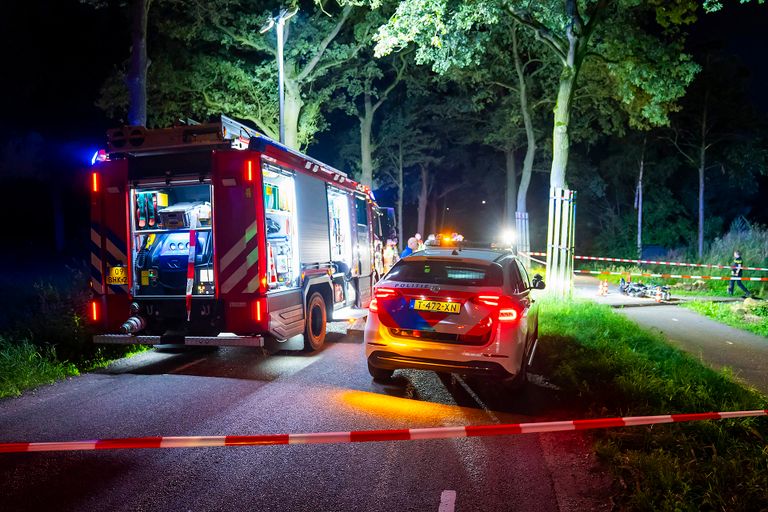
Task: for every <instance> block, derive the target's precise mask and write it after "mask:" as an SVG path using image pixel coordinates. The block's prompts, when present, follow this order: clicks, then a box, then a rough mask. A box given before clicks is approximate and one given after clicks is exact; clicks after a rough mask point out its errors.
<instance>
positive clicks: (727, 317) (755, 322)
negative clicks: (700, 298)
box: [681, 302, 768, 337]
mask: <svg viewBox="0 0 768 512" xmlns="http://www.w3.org/2000/svg"><path fill="white" fill-rule="evenodd" d="M681 305H682V306H683V307H686V308H688V309H692V310H693V311H696V312H697V313H701V314H702V315H704V316H707V317H709V318H711V319H713V320H717V321H718V322H721V323H724V324H726V325H730V326H731V327H736V328H737V329H742V330H744V331H749V332H751V333H753V334H757V335H758V336H766V337H768V316H754V317H753V318H752V319H751V320H750V319H746V318H745V315H744V314H743V313H742V314H738V313H736V312H734V311H733V303H727V302H686V303H684V304H681Z"/></svg>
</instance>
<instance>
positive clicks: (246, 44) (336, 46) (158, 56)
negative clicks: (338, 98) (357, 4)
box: [98, 0, 359, 146]
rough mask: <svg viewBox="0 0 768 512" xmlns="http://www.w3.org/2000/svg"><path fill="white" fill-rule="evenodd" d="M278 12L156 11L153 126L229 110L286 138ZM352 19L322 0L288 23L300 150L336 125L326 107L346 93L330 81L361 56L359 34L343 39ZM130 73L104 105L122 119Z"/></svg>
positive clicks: (108, 86)
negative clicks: (281, 124) (269, 26)
mask: <svg viewBox="0 0 768 512" xmlns="http://www.w3.org/2000/svg"><path fill="white" fill-rule="evenodd" d="M297 5H298V3H297ZM270 7H273V8H275V9H277V8H278V7H281V6H280V5H279V4H277V3H276V2H259V5H258V6H254V5H253V2H251V1H249V0H211V1H205V2H204V1H202V0H196V1H192V2H188V1H182V0H164V1H163V2H158V3H156V4H154V5H153V9H152V11H151V13H150V27H151V29H150V33H151V37H150V45H149V47H150V58H151V60H152V65H151V66H150V67H149V70H148V99H149V105H148V115H149V121H148V124H149V125H151V126H165V125H168V124H170V123H171V122H176V121H178V120H179V119H188V118H192V119H198V120H200V119H203V120H204V119H206V118H207V117H208V116H209V115H213V114H221V113H226V114H227V115H231V116H234V117H236V118H240V119H244V120H248V121H251V122H253V123H254V124H255V125H256V126H257V127H258V129H259V130H261V131H262V132H264V133H266V134H267V135H269V136H271V137H273V138H277V137H278V126H277V124H278V123H277V112H278V95H277V63H276V49H275V45H276V42H275V38H276V35H275V30H270V31H268V32H266V33H264V34H262V33H260V29H261V28H262V27H263V26H264V23H265V21H266V20H267V19H269V18H270V17H271V16H273V15H274V14H275V13H274V12H272V11H271V10H270ZM349 12H351V10H350V9H345V10H344V11H343V12H342V13H339V12H335V13H333V16H329V15H328V11H327V10H326V11H323V10H321V8H319V7H316V6H315V5H314V3H313V2H304V3H303V4H302V5H301V10H300V11H299V12H298V14H296V15H295V16H294V17H292V18H290V19H289V20H288V22H287V23H286V26H285V55H284V62H285V85H286V141H289V140H293V139H295V140H296V141H297V142H296V144H297V145H298V146H306V145H307V144H308V143H309V142H310V141H312V140H313V138H314V136H315V134H316V133H318V132H319V131H322V130H324V129H326V128H327V124H326V122H325V115H326V114H327V109H326V108H324V104H325V103H326V102H328V100H329V98H330V96H331V94H332V92H333V91H334V90H335V88H336V87H337V84H336V83H335V81H334V80H332V79H329V78H330V77H329V76H328V74H329V72H330V71H331V70H332V69H334V68H335V67H337V66H339V65H341V64H342V63H344V62H346V61H348V60H349V59H350V58H351V57H352V56H353V55H354V54H355V53H356V52H357V51H358V45H357V44H356V43H355V42H354V41H353V40H352V36H351V32H352V31H351V29H350V30H347V31H346V32H343V31H342V32H341V33H340V34H341V35H338V37H336V36H337V34H339V32H338V30H339V29H340V28H344V24H345V21H346V19H347V16H348V15H349ZM358 30H359V27H358ZM341 39H344V41H341ZM124 67H125V64H124V65H123V66H121V67H118V68H116V69H115V71H114V73H113V75H112V76H111V77H110V78H108V79H107V81H106V83H105V85H104V87H103V88H102V94H101V99H100V100H99V102H98V104H99V106H100V107H101V108H103V109H104V110H105V111H106V112H107V113H109V114H110V115H111V116H112V117H120V116H122V115H123V113H124V112H125V110H126V107H127V94H126V92H125V85H124V84H125V71H124ZM289 107H290V108H289ZM294 107H295V108H294ZM292 112H295V116H294V115H292V114H291V113H292ZM294 130H295V132H296V133H293V132H294ZM289 131H290V132H291V133H289Z"/></svg>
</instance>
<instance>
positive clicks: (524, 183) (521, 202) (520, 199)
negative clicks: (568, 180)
mask: <svg viewBox="0 0 768 512" xmlns="http://www.w3.org/2000/svg"><path fill="white" fill-rule="evenodd" d="M512 50H513V52H514V57H515V71H516V72H517V84H518V89H519V91H520V112H522V114H523V125H524V126H525V138H526V142H527V143H528V147H527V148H526V150H525V159H524V160H523V174H522V176H521V177H520V188H518V190H517V210H516V211H518V212H527V211H528V209H527V204H526V198H527V196H528V186H529V185H530V183H531V173H532V172H533V160H534V157H535V156H536V132H534V130H533V120H532V116H531V109H530V106H529V104H528V84H527V83H526V81H525V73H524V70H523V63H522V62H521V60H520V52H519V51H518V47H517V32H516V31H515V30H514V28H513V30H512ZM526 218H527V217H526Z"/></svg>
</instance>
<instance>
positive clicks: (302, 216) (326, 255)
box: [296, 174, 331, 266]
mask: <svg viewBox="0 0 768 512" xmlns="http://www.w3.org/2000/svg"><path fill="white" fill-rule="evenodd" d="M296 199H297V203H298V204H297V207H298V214H299V226H300V233H299V236H300V237H301V244H300V245H299V258H300V261H301V264H302V265H306V266H314V265H316V264H324V263H328V262H330V261H331V248H330V245H329V243H328V199H327V197H326V193H325V183H324V182H323V181H321V180H318V179H316V178H313V177H310V176H307V175H304V174H297V175H296Z"/></svg>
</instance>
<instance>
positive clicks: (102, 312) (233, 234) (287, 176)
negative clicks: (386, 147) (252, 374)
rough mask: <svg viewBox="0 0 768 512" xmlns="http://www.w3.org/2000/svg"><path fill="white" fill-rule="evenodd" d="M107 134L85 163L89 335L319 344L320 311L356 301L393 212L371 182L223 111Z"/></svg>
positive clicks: (327, 317)
mask: <svg viewBox="0 0 768 512" xmlns="http://www.w3.org/2000/svg"><path fill="white" fill-rule="evenodd" d="M107 136H108V137H107V138H108V150H107V151H103V152H101V153H100V155H99V158H97V161H96V163H95V164H94V167H93V172H92V175H91V189H92V193H91V261H90V266H91V288H92V292H93V300H92V302H91V304H90V312H89V317H90V320H91V321H92V322H93V323H94V324H95V325H96V326H97V328H98V330H99V331H101V332H102V333H103V334H99V335H97V336H95V338H94V341H95V342H96V343H140V344H186V345H246V346H264V345H265V343H266V344H267V346H269V345H270V344H277V346H278V347H280V348H288V349H298V348H304V349H307V350H317V349H318V348H320V347H321V346H322V345H323V342H324V340H325V332H326V322H328V321H332V320H342V319H349V318H353V317H356V316H362V315H363V314H364V312H365V310H364V309H363V308H365V307H367V305H368V302H369V301H370V296H371V288H372V286H373V284H374V283H375V282H376V280H377V279H378V278H379V276H380V275H381V274H382V273H383V268H382V249H383V242H385V240H384V232H385V230H386V229H387V228H386V226H387V225H389V221H388V216H387V215H386V214H385V213H384V212H383V211H382V210H381V209H380V208H378V206H377V205H376V203H375V202H374V200H373V197H372V194H371V193H370V189H369V188H368V187H365V186H363V185H361V184H359V183H356V182H355V181H353V180H351V179H350V178H349V177H348V176H347V175H346V174H345V173H343V172H341V171H338V170H336V169H334V168H332V167H330V166H328V165H325V164H323V163H321V162H319V161H317V160H315V159H313V158H310V157H308V156H306V155H304V154H302V153H300V152H298V151H294V150H292V149H289V148H287V147H285V146H283V145H281V144H280V143H278V142H276V141H274V140H272V139H269V138H268V137H265V136H264V135H262V134H259V133H257V132H255V131H254V130H251V129H250V128H248V127H246V126H244V125H242V124H240V123H238V122H236V121H234V120H232V119H229V118H226V117H223V116H222V117H221V120H220V121H219V122H215V123H208V124H198V125H184V126H177V127H173V128H167V129H158V130H147V129H144V128H141V127H124V128H120V129H115V130H110V131H109V132H108V134H107ZM387 234H389V233H388V231H387Z"/></svg>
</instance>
